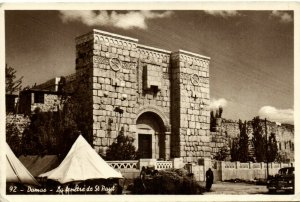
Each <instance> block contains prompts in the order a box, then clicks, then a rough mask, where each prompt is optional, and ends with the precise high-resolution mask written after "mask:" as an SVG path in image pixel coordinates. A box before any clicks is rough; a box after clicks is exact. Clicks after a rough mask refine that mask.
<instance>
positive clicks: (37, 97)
mask: <svg viewBox="0 0 300 202" xmlns="http://www.w3.org/2000/svg"><path fill="white" fill-rule="evenodd" d="M34 103H44V93H40V92H38V93H37V92H36V93H34Z"/></svg>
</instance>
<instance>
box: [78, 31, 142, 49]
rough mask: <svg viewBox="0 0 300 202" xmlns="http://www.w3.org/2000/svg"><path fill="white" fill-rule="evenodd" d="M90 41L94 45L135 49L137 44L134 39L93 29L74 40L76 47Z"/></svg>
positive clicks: (136, 40)
mask: <svg viewBox="0 0 300 202" xmlns="http://www.w3.org/2000/svg"><path fill="white" fill-rule="evenodd" d="M91 40H94V43H96V44H97V43H104V44H107V45H109V44H111V45H115V46H124V47H128V48H136V46H137V44H136V43H137V42H138V39H135V38H131V37H127V36H122V35H119V34H114V33H110V32H105V31H101V30H97V29H93V31H91V32H89V33H87V34H85V35H82V36H80V37H77V38H76V39H75V41H76V44H77V45H78V44H81V43H84V42H87V41H91Z"/></svg>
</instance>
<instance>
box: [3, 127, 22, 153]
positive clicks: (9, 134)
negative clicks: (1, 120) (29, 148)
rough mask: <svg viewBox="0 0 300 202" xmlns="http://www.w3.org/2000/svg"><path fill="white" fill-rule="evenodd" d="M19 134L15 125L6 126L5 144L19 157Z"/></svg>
mask: <svg viewBox="0 0 300 202" xmlns="http://www.w3.org/2000/svg"><path fill="white" fill-rule="evenodd" d="M20 137H21V132H20V130H19V129H18V127H17V125H16V123H8V124H6V142H7V144H8V145H9V146H10V148H11V150H12V151H13V152H14V153H15V155H16V156H19V155H21V149H20V148H21V138H20Z"/></svg>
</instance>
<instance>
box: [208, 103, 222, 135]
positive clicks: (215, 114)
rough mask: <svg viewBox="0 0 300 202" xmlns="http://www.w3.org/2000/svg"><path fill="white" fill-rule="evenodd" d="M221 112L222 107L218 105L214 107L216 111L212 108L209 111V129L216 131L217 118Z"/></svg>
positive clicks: (220, 115) (220, 116)
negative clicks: (216, 107)
mask: <svg viewBox="0 0 300 202" xmlns="http://www.w3.org/2000/svg"><path fill="white" fill-rule="evenodd" d="M222 113H223V107H221V106H219V108H218V109H216V112H214V111H213V110H212V111H210V131H211V132H216V129H217V119H218V118H222Z"/></svg>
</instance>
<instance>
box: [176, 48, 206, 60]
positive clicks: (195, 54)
mask: <svg viewBox="0 0 300 202" xmlns="http://www.w3.org/2000/svg"><path fill="white" fill-rule="evenodd" d="M177 53H179V54H180V53H181V54H185V55H190V56H194V57H198V58H202V59H207V60H210V59H211V58H210V57H207V56H204V55H200V54H198V53H193V52H189V51H185V50H182V49H179V50H178V51H177Z"/></svg>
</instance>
